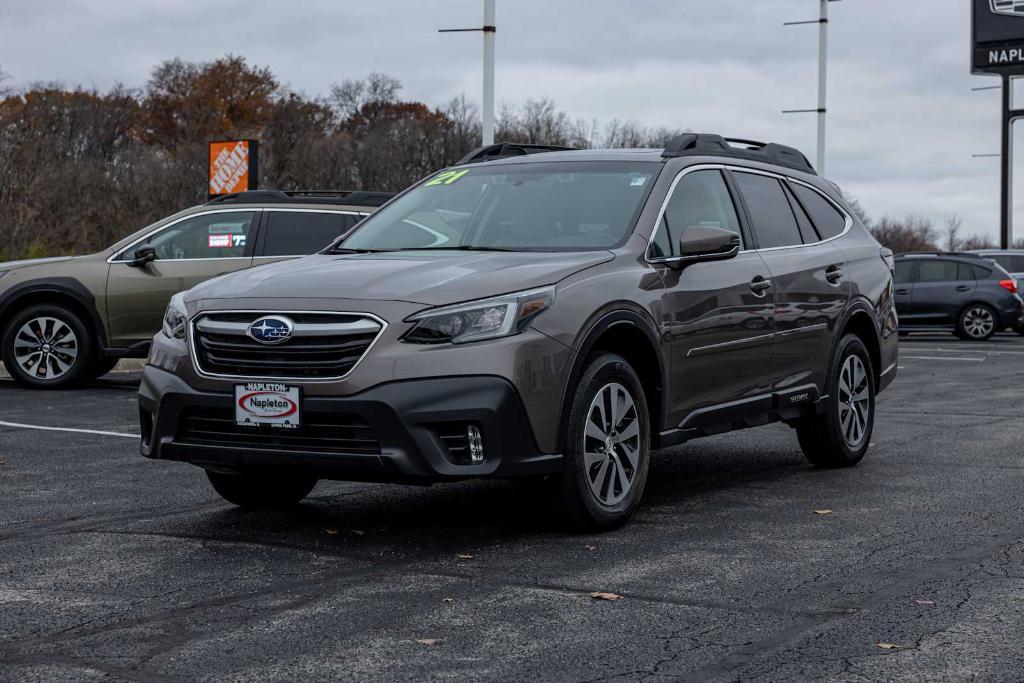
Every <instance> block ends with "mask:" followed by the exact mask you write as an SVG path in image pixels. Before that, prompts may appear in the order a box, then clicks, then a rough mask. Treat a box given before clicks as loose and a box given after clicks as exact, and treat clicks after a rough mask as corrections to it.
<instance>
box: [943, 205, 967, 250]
mask: <svg viewBox="0 0 1024 683" xmlns="http://www.w3.org/2000/svg"><path fill="white" fill-rule="evenodd" d="M963 227H964V221H963V219H962V218H960V216H958V215H957V214H955V213H954V214H953V215H952V216H947V217H946V221H945V229H946V251H959V250H960V247H961V245H962V242H963V240H961V239H960V230H961V229H962V228H963Z"/></svg>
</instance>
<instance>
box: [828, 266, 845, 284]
mask: <svg viewBox="0 0 1024 683" xmlns="http://www.w3.org/2000/svg"><path fill="white" fill-rule="evenodd" d="M825 279H826V280H827V281H828V282H829V284H832V285H834V284H837V283H838V282H839V281H840V280H842V279H843V268H842V266H839V265H836V264H832V265H831V266H829V267H828V268H826V269H825Z"/></svg>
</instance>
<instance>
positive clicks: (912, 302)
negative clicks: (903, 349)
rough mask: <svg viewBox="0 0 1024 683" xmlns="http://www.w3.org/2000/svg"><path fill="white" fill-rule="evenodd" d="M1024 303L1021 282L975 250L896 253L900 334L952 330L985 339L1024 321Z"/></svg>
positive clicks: (963, 337)
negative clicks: (1018, 283)
mask: <svg viewBox="0 0 1024 683" xmlns="http://www.w3.org/2000/svg"><path fill="white" fill-rule="evenodd" d="M1022 306H1024V303H1022V302H1021V298H1020V295H1019V294H1018V292H1017V281H1016V280H1014V279H1013V278H1012V277H1011V276H1010V274H1009V273H1007V272H1006V271H1005V270H1003V268H1002V267H1001V266H1000V265H998V264H996V263H994V262H993V261H989V260H987V259H984V258H982V257H980V256H978V255H976V254H969V253H914V254H900V255H899V256H897V257H896V308H897V311H898V312H899V317H900V333H901V334H903V333H908V332H914V331H931V330H948V331H950V332H953V333H955V334H956V335H957V336H958V337H960V338H961V339H969V340H973V341H984V340H986V339H988V338H989V337H991V336H992V335H993V334H995V333H996V332H1002V331H1003V330H1005V329H1007V328H1009V327H1012V326H1014V325H1017V324H1019V322H1020V321H1021V316H1022V314H1024V310H1022Z"/></svg>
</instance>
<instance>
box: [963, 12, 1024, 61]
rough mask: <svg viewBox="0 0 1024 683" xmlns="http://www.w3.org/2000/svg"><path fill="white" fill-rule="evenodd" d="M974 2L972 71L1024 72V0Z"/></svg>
mask: <svg viewBox="0 0 1024 683" xmlns="http://www.w3.org/2000/svg"><path fill="white" fill-rule="evenodd" d="M969 2H971V3H972V4H971V72H972V73H976V74H993V75H998V76H1021V75H1024V0H969Z"/></svg>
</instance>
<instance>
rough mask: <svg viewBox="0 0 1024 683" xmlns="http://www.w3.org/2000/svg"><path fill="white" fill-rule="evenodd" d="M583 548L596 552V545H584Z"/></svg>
mask: <svg viewBox="0 0 1024 683" xmlns="http://www.w3.org/2000/svg"><path fill="white" fill-rule="evenodd" d="M583 547H584V548H586V549H587V550H597V546H596V545H585V546H583Z"/></svg>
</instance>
